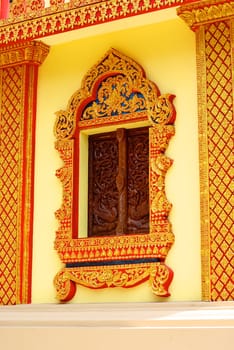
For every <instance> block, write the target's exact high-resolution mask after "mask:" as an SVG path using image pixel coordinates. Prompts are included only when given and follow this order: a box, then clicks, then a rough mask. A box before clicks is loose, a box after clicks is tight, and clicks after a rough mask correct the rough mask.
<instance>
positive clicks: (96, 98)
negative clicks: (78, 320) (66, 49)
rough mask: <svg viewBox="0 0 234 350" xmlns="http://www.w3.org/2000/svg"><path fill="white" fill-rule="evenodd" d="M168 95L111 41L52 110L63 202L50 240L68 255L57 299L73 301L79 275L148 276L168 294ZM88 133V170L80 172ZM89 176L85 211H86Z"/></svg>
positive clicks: (115, 281)
mask: <svg viewBox="0 0 234 350" xmlns="http://www.w3.org/2000/svg"><path fill="white" fill-rule="evenodd" d="M173 98H174V96H173V95H170V94H165V95H160V92H159V89H158V88H157V86H156V85H155V84H154V83H153V82H151V81H150V80H148V79H146V78H145V73H144V71H143V69H142V67H141V66H139V64H137V63H136V62H135V61H133V60H132V59H131V58H129V57H127V56H125V55H123V54H121V53H120V52H118V51H116V50H114V49H111V50H109V51H108V52H107V54H106V55H105V56H104V57H103V58H102V59H101V60H100V61H99V62H98V63H97V64H96V65H95V66H94V67H93V68H92V69H91V70H90V71H88V73H87V74H86V76H85V77H84V79H83V82H82V86H81V88H80V89H79V90H78V91H76V92H75V93H74V95H73V96H72V97H71V99H70V101H69V104H68V107H67V110H66V111H59V112H58V113H57V120H56V125H55V135H56V138H57V141H56V149H57V150H58V152H59V154H60V156H61V159H62V160H63V162H64V165H63V167H62V168H61V169H59V170H58V171H57V176H58V177H59V178H60V180H61V182H62V185H63V201H62V206H61V208H60V209H59V210H57V212H56V216H57V218H58V220H59V227H58V230H57V232H56V241H55V248H56V250H57V252H58V254H59V256H60V259H61V261H62V262H63V263H64V264H65V267H64V268H62V270H61V271H59V272H58V273H57V275H56V276H55V279H54V284H55V287H56V289H57V297H58V299H60V300H63V301H67V300H70V299H71V298H72V296H73V295H74V293H75V291H76V285H77V284H79V285H83V286H86V287H89V288H93V289H96V288H107V287H123V288H129V287H133V286H136V285H138V284H139V283H142V282H144V281H146V280H147V279H149V280H150V282H151V285H152V290H153V293H155V294H156V295H158V296H169V295H170V294H169V292H168V288H169V285H170V283H171V281H172V277H173V271H172V270H171V269H170V268H169V267H168V266H167V265H166V264H165V259H166V257H167V253H168V251H169V249H170V247H171V245H172V244H173V242H174V235H173V233H172V231H171V224H170V222H169V220H168V215H169V212H170V209H171V204H170V203H169V202H168V200H167V198H166V193H165V176H166V172H167V170H168V168H169V167H170V166H171V164H172V161H171V160H170V159H169V158H168V157H167V156H166V155H165V150H166V148H167V145H168V143H169V140H170V138H171V137H172V136H173V135H174V125H173V123H174V120H175V110H174V107H173V104H172V100H173ZM147 125H148V126H149V127H146V126H147ZM136 127H137V128H136ZM107 130H108V132H106V131H107ZM110 130H112V131H111V132H109V131H110ZM98 131H99V134H97V133H98ZM87 135H89V176H87V174H84V173H82V172H81V169H85V168H86V161H87V157H86V155H87V153H86V151H87V147H84V148H82V147H83V145H86V144H87V142H86V141H87V137H86V136H87ZM84 149H85V153H84V152H83V150H84ZM87 178H89V180H87ZM87 182H89V199H88V202H89V211H88V210H86V209H85V211H82V210H84V208H85V207H86V203H85V201H86V200H85V197H86V196H84V195H83V193H84V192H83V191H81V189H82V187H85V186H86V184H87ZM87 211H88V220H84V217H85V215H84V212H85V213H87ZM78 216H80V218H79V217H78ZM82 220H83V222H86V223H87V221H88V237H87V236H84V232H85V233H86V231H87V229H86V227H84V226H82V225H83V224H82V225H81V222H82Z"/></svg>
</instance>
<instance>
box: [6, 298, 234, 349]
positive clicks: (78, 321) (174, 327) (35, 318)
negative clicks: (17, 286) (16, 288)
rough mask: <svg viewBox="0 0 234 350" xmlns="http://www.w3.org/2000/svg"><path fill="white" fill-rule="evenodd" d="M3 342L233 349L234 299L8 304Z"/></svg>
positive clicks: (44, 345)
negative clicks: (209, 301)
mask: <svg viewBox="0 0 234 350" xmlns="http://www.w3.org/2000/svg"><path fill="white" fill-rule="evenodd" d="M0 343H1V349H4V350H5V349H7V350H11V349H12V350H13V349H17V350H18V349H19V350H37V349H38V350H39V349H40V350H41V349H43V350H44V349H46V350H47V349H56V350H60V349H61V350H62V349H68V347H72V348H73V349H85V350H89V349H95V350H96V349H98V350H99V349H100V350H101V349H102V350H107V349H108V350H109V349H111V350H117V349H118V350H120V349H121V350H123V349H134V350H138V349H139V350H140V349H141V350H142V349H143V350H144V348H145V347H146V346H150V347H151V348H152V347H153V349H157V350H160V349H165V350H170V349H173V350H176V349H179V350H185V349H186V350H193V349H194V350H195V349H196V350H198V349H199V350H203V349H209V350H210V349H212V350H214V349H215V350H216V349H217V350H218V349H219V350H222V348H230V349H232V347H233V344H234V302H217V303H216V302H215V303H207V302H193V303H188V302H184V303H181V302H177V303H174V302H173V303H132V304H131V303H126V304H124V303H115V304H113V303H111V304H110V303H106V304H64V305H55V304H48V305H45V304H37V305H17V306H2V307H0Z"/></svg>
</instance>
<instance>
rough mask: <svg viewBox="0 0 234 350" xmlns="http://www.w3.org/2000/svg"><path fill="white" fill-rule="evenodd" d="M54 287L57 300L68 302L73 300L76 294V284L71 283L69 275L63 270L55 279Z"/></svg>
mask: <svg viewBox="0 0 234 350" xmlns="http://www.w3.org/2000/svg"><path fill="white" fill-rule="evenodd" d="M54 286H55V289H56V291H57V299H59V300H60V301H68V300H71V299H72V298H73V296H74V295H75V292H76V284H75V283H74V282H72V281H71V279H70V276H69V273H68V272H67V271H66V269H63V270H61V271H59V272H58V273H57V275H56V276H55V278H54Z"/></svg>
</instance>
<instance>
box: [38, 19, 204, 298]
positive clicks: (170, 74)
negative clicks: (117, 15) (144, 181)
mask: <svg viewBox="0 0 234 350" xmlns="http://www.w3.org/2000/svg"><path fill="white" fill-rule="evenodd" d="M110 47H113V48H116V49H117V50H119V51H121V52H122V53H124V54H125V55H127V56H129V57H131V58H133V59H135V60H136V61H137V62H138V63H139V64H141V65H142V67H143V68H144V70H145V72H146V75H147V78H148V79H150V80H152V81H154V82H155V83H156V84H157V85H158V87H159V89H160V91H161V93H172V94H175V95H176V98H175V100H174V103H175V107H176V110H177V119H176V123H175V127H176V134H175V136H174V138H173V139H172V140H171V142H170V145H169V148H168V151H167V155H168V156H169V157H170V158H172V159H173V160H174V163H173V166H172V167H171V169H170V170H169V172H168V174H167V177H166V192H167V197H168V199H169V201H170V202H171V203H172V204H173V209H172V211H171V213H170V221H171V223H172V227H173V232H174V234H175V243H174V245H173V246H172V249H171V251H170V252H169V255H168V258H167V264H168V265H169V266H170V267H171V268H172V269H173V271H174V279H173V281H172V284H171V287H170V292H171V297H170V298H168V299H163V300H166V301H167V300H169V301H178V300H183V301H186V300H201V266H200V259H201V258H200V256H201V255H200V214H199V212H200V209H199V196H200V192H199V163H198V121H197V97H196V96H197V91H196V84H197V83H196V49H195V36H194V33H193V32H192V31H191V30H190V29H189V28H188V27H187V26H186V24H184V23H183V22H182V20H180V19H179V18H178V19H175V20H171V21H168V22H163V23H157V24H152V25H148V26H143V27H138V28H131V29H127V30H121V31H115V32H109V33H106V34H102V35H95V27H93V29H92V34H91V35H90V37H89V36H87V37H86V38H83V39H79V40H77V41H76V40H75V41H72V42H68V43H66V44H60V45H54V46H51V49H50V53H49V55H48V57H47V59H46V61H45V62H44V64H43V66H41V68H40V72H39V80H38V103H37V125H36V152H35V192H34V235H33V239H34V241H33V271H32V302H33V303H55V302H56V299H55V290H54V287H53V278H54V276H55V274H56V273H57V272H58V270H59V269H60V268H61V267H62V266H61V263H60V260H59V258H58V256H57V253H56V251H55V250H54V248H53V244H54V240H55V231H56V229H57V225H58V223H57V220H56V219H55V216H54V212H55V211H56V210H57V209H58V208H59V207H60V205H61V201H62V186H61V184H60V182H59V181H58V179H57V178H56V177H55V172H56V170H57V169H58V168H59V167H61V165H62V164H61V160H60V159H59V156H58V153H57V152H56V151H55V149H54V141H55V138H54V136H53V127H54V122H55V112H56V111H59V110H61V109H66V106H67V103H68V100H69V98H70V97H71V96H72V94H73V93H74V92H75V91H76V90H78V89H79V88H80V85H81V81H82V78H83V76H84V75H85V73H86V72H87V71H88V70H89V69H90V68H91V67H92V66H93V65H94V64H95V63H96V62H97V61H98V60H99V59H100V58H101V57H102V56H103V55H104V54H105V53H106V51H107V50H108V49H109V48H110ZM83 177H84V178H85V177H87V176H86V174H85V173H84V174H83ZM157 300H159V299H156V297H155V296H154V295H153V294H152V291H151V287H150V284H149V282H146V283H144V284H142V285H140V286H138V287H135V288H131V289H126V290H124V289H119V288H115V289H110V290H95V291H92V290H89V289H86V288H83V287H81V286H78V288H77V294H76V296H75V298H74V299H73V300H72V302H106V301H108V302H110V301H112V302H114V301H123V302H124V301H137V302H138V301H142V302H147V301H157Z"/></svg>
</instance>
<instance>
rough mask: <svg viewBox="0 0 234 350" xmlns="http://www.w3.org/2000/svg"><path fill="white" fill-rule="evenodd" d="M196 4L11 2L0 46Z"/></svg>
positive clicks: (181, 0) (156, 0)
mask: <svg viewBox="0 0 234 350" xmlns="http://www.w3.org/2000/svg"><path fill="white" fill-rule="evenodd" d="M194 1H195V0H130V1H129V0H111V1H109V0H106V1H101V0H97V1H92V0H90V1H85V0H83V1H79V0H71V1H68V2H66V3H65V2H64V0H51V1H50V6H49V7H46V8H45V7H44V1H43V0H14V1H13V2H12V4H11V8H10V17H9V18H7V19H5V20H4V21H2V25H1V26H0V43H1V44H7V43H13V42H18V41H22V40H32V39H36V38H43V37H45V36H48V35H53V34H58V33H63V32H66V31H72V30H75V29H79V28H84V27H89V26H92V25H95V24H100V23H106V22H111V21H114V20H117V19H122V18H127V17H131V16H136V15H140V14H144V13H150V12H153V11H158V10H161V9H165V8H170V7H173V6H178V5H181V4H186V3H191V2H194Z"/></svg>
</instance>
